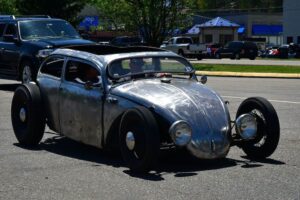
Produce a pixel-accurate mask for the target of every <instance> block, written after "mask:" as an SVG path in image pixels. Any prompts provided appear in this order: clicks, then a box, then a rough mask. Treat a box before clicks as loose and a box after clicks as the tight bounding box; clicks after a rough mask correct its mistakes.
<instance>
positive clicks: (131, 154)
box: [119, 107, 160, 172]
mask: <svg viewBox="0 0 300 200" xmlns="http://www.w3.org/2000/svg"><path fill="white" fill-rule="evenodd" d="M119 143H120V150H121V154H122V157H123V159H124V161H125V162H126V163H127V164H128V166H129V168H130V169H131V170H132V171H135V172H148V171H149V170H151V169H152V168H153V167H154V166H155V164H156V163H157V158H158V153H159V146H160V137H159V131H158V127H157V123H156V121H155V119H154V117H153V115H152V113H151V112H150V111H149V110H148V109H146V108H144V107H137V108H133V109H129V110H127V111H126V112H125V113H124V115H123V117H122V119H121V125H120V132H119Z"/></svg>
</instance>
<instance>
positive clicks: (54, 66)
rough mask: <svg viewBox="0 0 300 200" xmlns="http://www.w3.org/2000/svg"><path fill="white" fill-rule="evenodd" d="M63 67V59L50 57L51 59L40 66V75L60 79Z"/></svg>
mask: <svg viewBox="0 0 300 200" xmlns="http://www.w3.org/2000/svg"><path fill="white" fill-rule="evenodd" d="M63 65H64V59H63V58H61V57H51V58H49V59H47V61H46V62H45V63H44V65H43V66H42V68H41V73H43V74H48V75H51V76H55V77H58V78H60V77H61V73H62V68H63Z"/></svg>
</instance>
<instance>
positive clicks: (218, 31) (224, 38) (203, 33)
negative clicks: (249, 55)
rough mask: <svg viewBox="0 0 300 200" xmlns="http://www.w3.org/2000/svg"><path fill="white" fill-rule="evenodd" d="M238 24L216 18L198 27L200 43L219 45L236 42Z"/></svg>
mask: <svg viewBox="0 0 300 200" xmlns="http://www.w3.org/2000/svg"><path fill="white" fill-rule="evenodd" d="M239 27H240V25H239V24H236V23H234V22H232V21H229V20H226V19H223V18H221V17H216V18H214V19H211V20H209V21H207V22H205V23H203V24H200V25H199V26H198V28H199V42H200V43H219V44H221V45H224V44H226V43H227V42H230V41H233V40H238V28H239Z"/></svg>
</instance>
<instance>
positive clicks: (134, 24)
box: [93, 0, 187, 46]
mask: <svg viewBox="0 0 300 200" xmlns="http://www.w3.org/2000/svg"><path fill="white" fill-rule="evenodd" d="M185 2H186V1H185V0H94V1H93V4H94V5H95V6H96V7H97V8H98V9H99V12H100V13H101V14H102V15H103V16H105V17H106V18H108V19H110V20H112V21H113V22H114V23H119V24H120V23H121V24H124V25H125V27H126V29H127V30H139V31H141V32H142V33H143V36H144V38H145V40H146V42H147V43H149V44H150V45H153V46H157V45H159V44H161V42H162V41H163V39H164V38H165V35H166V33H167V32H168V31H170V30H173V29H174V28H177V27H179V26H180V25H181V24H182V23H183V22H184V19H185V16H186V15H187V14H186V13H185V10H184V9H185Z"/></svg>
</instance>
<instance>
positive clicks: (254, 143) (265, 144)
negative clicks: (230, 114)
mask: <svg viewBox="0 0 300 200" xmlns="http://www.w3.org/2000/svg"><path fill="white" fill-rule="evenodd" d="M244 113H251V114H253V115H254V116H255V117H256V121H257V137H256V138H255V139H253V140H250V141H245V142H242V144H241V148H242V149H243V151H244V152H245V153H246V154H247V156H248V157H250V158H253V159H260V158H266V157H269V156H270V155H272V154H273V153H274V151H275V150H276V148H277V146H278V142H279V138H280V125H279V119H278V116H277V113H276V111H275V109H274V107H273V106H272V104H271V103H270V102H269V101H268V100H266V99H265V98H262V97H251V98H248V99H246V100H245V101H243V102H242V104H241V105H240V107H239V108H238V111H237V114H236V117H238V116H240V115H241V114H244Z"/></svg>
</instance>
